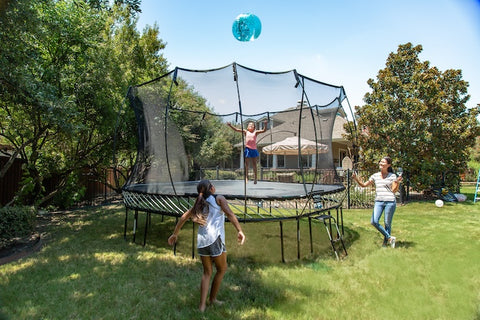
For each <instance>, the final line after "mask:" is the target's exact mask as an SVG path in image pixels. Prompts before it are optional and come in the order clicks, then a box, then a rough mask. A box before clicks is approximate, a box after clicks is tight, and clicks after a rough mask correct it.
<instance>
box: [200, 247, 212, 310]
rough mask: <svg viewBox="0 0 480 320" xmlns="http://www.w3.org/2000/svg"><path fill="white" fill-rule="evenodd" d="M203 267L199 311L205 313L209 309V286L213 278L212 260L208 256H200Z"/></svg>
mask: <svg viewBox="0 0 480 320" xmlns="http://www.w3.org/2000/svg"><path fill="white" fill-rule="evenodd" d="M200 258H201V259H202V265H203V274H202V281H201V282H200V305H199V306H198V309H199V310H200V311H201V312H203V311H205V308H206V307H207V295H208V286H209V284H210V278H211V277H212V258H211V257H208V256H200Z"/></svg>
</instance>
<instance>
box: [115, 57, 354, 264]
mask: <svg viewBox="0 0 480 320" xmlns="http://www.w3.org/2000/svg"><path fill="white" fill-rule="evenodd" d="M127 97H128V100H129V102H130V106H131V110H133V112H134V114H135V118H136V122H137V123H136V125H137V137H138V144H137V157H136V161H135V165H134V167H133V168H132V170H131V172H130V175H129V177H128V180H127V181H126V183H125V185H124V186H123V188H122V195H123V200H124V204H125V207H126V215H125V229H124V235H125V236H126V231H127V223H128V215H129V210H133V211H134V231H133V239H134V241H135V232H136V228H137V225H138V223H137V217H138V213H139V212H145V213H147V219H146V224H145V232H144V244H145V242H146V235H147V229H148V227H149V220H150V218H151V214H152V213H155V214H161V215H162V216H172V217H176V218H178V217H180V216H181V215H182V214H183V213H184V212H185V211H186V210H188V209H189V208H190V207H191V206H192V205H193V202H194V201H195V198H196V196H197V193H196V185H197V183H198V181H199V180H200V179H205V178H208V179H209V180H210V181H211V182H212V183H213V184H214V185H215V187H216V190H217V192H218V193H219V194H222V195H224V196H225V197H226V198H227V199H228V200H229V204H230V207H231V208H232V211H233V212H234V213H235V215H236V216H237V217H238V220H239V221H240V222H261V221H280V229H281V230H282V221H283V220H289V219H291V220H296V221H297V225H298V223H299V221H300V219H302V218H307V217H308V218H309V222H310V223H311V221H312V219H311V218H316V217H317V218H318V217H323V218H322V219H321V220H322V221H323V222H324V223H325V221H326V220H329V222H331V221H332V220H333V221H334V222H335V225H336V223H337V221H338V222H339V224H340V225H341V231H338V232H337V238H336V240H341V237H342V236H343V212H342V202H343V199H344V198H345V195H346V192H345V186H344V181H343V180H342V177H341V176H340V175H338V174H337V171H336V166H335V163H334V156H333V144H332V130H333V126H334V123H335V119H336V118H337V117H338V116H341V115H345V112H344V111H343V108H342V105H341V103H342V101H343V100H344V99H345V98H346V95H345V91H344V89H343V87H341V86H334V85H330V84H326V83H323V82H320V81H316V80H313V79H311V78H308V77H305V76H303V75H300V74H298V73H297V72H296V70H290V71H285V72H265V71H259V70H254V69H250V68H247V67H244V66H241V65H239V64H237V63H233V64H231V65H228V66H225V67H222V68H218V69H211V70H189V69H183V68H178V67H177V68H175V69H174V70H173V71H171V72H169V73H167V74H165V75H162V76H160V77H159V78H157V79H153V80H151V81H148V82H146V83H143V84H140V85H137V86H133V87H130V88H129V91H128V93H127ZM250 122H253V123H254V124H255V127H256V129H264V130H261V131H262V134H259V135H258V138H257V139H258V140H257V141H258V143H257V148H258V149H259V151H260V154H261V156H260V159H259V164H260V170H261V175H260V179H259V181H258V183H256V184H254V183H253V181H248V182H247V179H246V178H247V177H249V174H250V173H249V172H246V170H244V159H243V156H242V155H243V151H244V144H245V141H244V139H245V138H244V135H243V134H241V133H234V132H233V131H232V130H230V129H229V128H228V126H227V124H228V123H232V124H233V125H234V126H237V127H241V128H245V127H246V125H247V124H248V123H250ZM262 125H267V127H265V128H261V126H262ZM284 141H289V146H288V152H287V151H282V148H280V149H278V150H276V151H275V152H272V150H270V149H269V148H271V146H273V145H275V144H276V143H277V144H278V143H282V142H284ZM292 141H293V142H292ZM295 141H297V142H298V144H297V146H295ZM305 141H308V142H309V146H308V148H306V147H305V145H304V144H306V142H305ZM264 147H265V151H262V149H263V148H264ZM285 150H287V149H285ZM332 211H333V212H335V213H336V216H337V219H335V218H333V215H332V214H331V212H332ZM330 228H331V226H330ZM310 229H311V227H310ZM337 230H338V227H337ZM280 237H281V241H282V260H284V258H283V233H282V231H281V235H280ZM310 239H312V237H311V234H310ZM297 240H298V241H300V236H299V235H297ZM342 244H343V242H342ZM332 246H333V242H332ZM334 250H335V248H334ZM345 253H346V250H345ZM193 254H194V253H193V245H192V255H193ZM298 256H299V257H300V254H299V253H298Z"/></svg>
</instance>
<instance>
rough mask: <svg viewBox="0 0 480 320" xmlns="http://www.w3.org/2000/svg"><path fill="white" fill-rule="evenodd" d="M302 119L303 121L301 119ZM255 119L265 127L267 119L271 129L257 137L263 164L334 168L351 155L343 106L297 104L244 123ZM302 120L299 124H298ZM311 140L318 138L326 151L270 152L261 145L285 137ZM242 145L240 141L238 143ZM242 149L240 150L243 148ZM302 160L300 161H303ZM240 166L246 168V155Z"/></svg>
mask: <svg viewBox="0 0 480 320" xmlns="http://www.w3.org/2000/svg"><path fill="white" fill-rule="evenodd" d="M300 120H301V121H300ZM249 121H254V122H256V123H257V126H259V129H260V128H263V125H264V121H267V122H268V130H267V131H266V132H265V133H261V134H259V135H258V137H257V148H258V150H259V152H260V163H261V166H262V167H263V168H271V169H280V168H283V169H297V168H299V167H300V163H301V164H302V166H303V168H315V167H317V168H319V169H331V168H332V167H331V166H332V165H331V164H332V163H333V165H334V166H335V167H342V161H343V160H344V158H345V157H347V156H348V150H349V147H350V146H351V143H350V142H349V141H347V140H346V139H345V138H344V136H343V135H344V134H345V133H346V132H345V129H344V124H345V123H347V119H346V115H345V114H344V113H343V110H341V109H338V108H337V107H336V104H335V107H317V106H313V107H311V108H309V107H307V106H306V105H305V104H304V105H303V106H302V107H300V103H298V105H297V106H296V107H295V108H291V109H288V110H285V111H281V112H277V113H273V114H272V115H270V116H268V117H265V116H264V117H262V118H259V119H246V120H244V123H247V122H249ZM299 124H300V125H299ZM298 135H300V137H301V138H303V139H307V140H310V141H317V142H319V143H321V144H324V145H326V146H327V150H328V151H327V152H325V153H323V152H321V153H319V154H310V155H307V154H305V155H302V156H301V159H299V157H298V155H280V154H278V155H275V154H274V155H267V154H265V153H263V152H262V148H263V147H265V146H267V145H271V144H273V143H276V142H279V141H282V140H284V139H286V138H288V137H292V136H298ZM236 147H241V145H236ZM240 152H241V151H240ZM300 161H301V162H300ZM240 167H241V168H243V157H242V156H241V157H240Z"/></svg>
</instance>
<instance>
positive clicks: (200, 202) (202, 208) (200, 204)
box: [192, 180, 212, 226]
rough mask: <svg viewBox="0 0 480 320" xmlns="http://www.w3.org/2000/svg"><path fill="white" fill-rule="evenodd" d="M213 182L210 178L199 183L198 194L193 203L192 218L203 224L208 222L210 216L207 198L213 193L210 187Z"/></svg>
mask: <svg viewBox="0 0 480 320" xmlns="http://www.w3.org/2000/svg"><path fill="white" fill-rule="evenodd" d="M211 188H212V184H211V183H210V181H208V180H202V181H200V182H199V183H198V185H197V192H198V196H197V199H196V200H195V203H194V204H193V208H192V211H193V217H192V220H193V222H195V223H198V224H199V225H201V226H204V225H205V224H206V223H207V216H208V203H207V201H206V199H207V198H208V197H209V196H210V195H211V193H210V189H211Z"/></svg>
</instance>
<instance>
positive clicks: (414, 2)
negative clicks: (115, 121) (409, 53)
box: [137, 0, 480, 109]
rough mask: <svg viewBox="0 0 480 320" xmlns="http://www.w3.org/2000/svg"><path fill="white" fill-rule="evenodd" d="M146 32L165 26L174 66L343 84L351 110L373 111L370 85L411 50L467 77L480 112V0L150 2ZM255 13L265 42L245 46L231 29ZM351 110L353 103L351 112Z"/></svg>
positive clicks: (145, 7)
mask: <svg viewBox="0 0 480 320" xmlns="http://www.w3.org/2000/svg"><path fill="white" fill-rule="evenodd" d="M141 9H142V13H141V14H140V15H139V20H138V23H137V27H138V30H139V31H142V30H143V29H144V27H145V26H146V25H150V26H153V25H154V24H156V25H157V26H158V29H159V31H160V35H159V36H160V38H161V39H162V41H163V42H165V43H166V48H165V49H164V50H163V51H162V53H163V55H164V57H165V58H166V59H167V61H168V63H169V67H170V68H169V70H172V69H174V68H175V67H177V66H178V67H182V68H188V69H196V70H203V69H213V68H218V67H223V66H226V65H228V64H230V63H232V62H237V63H239V64H241V65H244V66H246V67H250V68H253V69H257V70H262V71H272V72H279V71H288V70H292V69H296V70H297V72H298V73H300V74H302V75H304V76H307V77H310V78H313V79H316V80H318V81H322V82H326V83H330V84H333V85H338V86H343V87H344V89H345V92H346V94H347V97H348V101H347V105H348V104H349V105H350V106H351V108H352V109H354V107H355V106H361V105H364V102H363V97H364V95H365V93H367V92H370V88H369V86H368V84H367V81H368V79H376V76H377V74H378V71H379V70H381V69H383V68H385V62H386V60H387V58H388V55H389V54H390V53H392V52H396V51H397V49H398V46H399V45H401V44H405V43H408V42H410V43H412V44H413V45H422V47H423V51H422V53H421V54H420V56H419V58H420V60H421V61H429V62H430V66H431V67H433V66H435V67H437V68H438V69H439V70H440V71H445V70H448V69H460V70H462V75H463V80H465V81H467V82H469V89H468V93H469V94H470V95H471V98H470V100H469V102H468V103H467V107H468V108H472V107H475V106H476V105H477V104H480V0H402V1H390V0H368V1H358V0H333V1H323V0H297V1H279V0H245V1H231V0H204V1H193V0H192V1H187V0H142V5H141ZM242 13H252V14H255V15H256V16H257V17H258V18H259V19H260V20H261V23H262V32H261V34H260V36H259V37H258V38H257V39H256V40H255V41H251V42H240V41H238V40H237V39H235V37H234V36H233V34H232V24H233V22H234V20H235V18H236V17H237V16H238V15H239V14H242ZM344 107H345V104H344Z"/></svg>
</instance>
